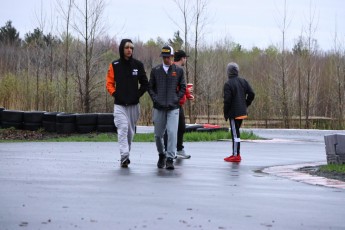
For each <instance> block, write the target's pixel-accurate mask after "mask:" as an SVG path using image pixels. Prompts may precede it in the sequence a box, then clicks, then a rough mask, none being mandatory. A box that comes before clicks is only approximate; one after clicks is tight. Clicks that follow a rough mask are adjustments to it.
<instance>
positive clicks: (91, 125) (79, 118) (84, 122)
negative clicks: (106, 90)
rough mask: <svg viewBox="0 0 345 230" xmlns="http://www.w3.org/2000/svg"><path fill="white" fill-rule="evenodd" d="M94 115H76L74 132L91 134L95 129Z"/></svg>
mask: <svg viewBox="0 0 345 230" xmlns="http://www.w3.org/2000/svg"><path fill="white" fill-rule="evenodd" d="M97 119H98V115H97V114H96V113H81V114H76V130H77V132H78V133H91V132H93V131H96V129H97Z"/></svg>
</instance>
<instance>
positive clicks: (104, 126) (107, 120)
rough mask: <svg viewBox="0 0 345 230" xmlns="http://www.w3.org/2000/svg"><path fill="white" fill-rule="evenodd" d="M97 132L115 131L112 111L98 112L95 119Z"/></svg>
mask: <svg viewBox="0 0 345 230" xmlns="http://www.w3.org/2000/svg"><path fill="white" fill-rule="evenodd" d="M97 131H98V132H102V133H103V132H117V129H116V126H115V124H114V115H113V114H112V113H99V114H98V119H97Z"/></svg>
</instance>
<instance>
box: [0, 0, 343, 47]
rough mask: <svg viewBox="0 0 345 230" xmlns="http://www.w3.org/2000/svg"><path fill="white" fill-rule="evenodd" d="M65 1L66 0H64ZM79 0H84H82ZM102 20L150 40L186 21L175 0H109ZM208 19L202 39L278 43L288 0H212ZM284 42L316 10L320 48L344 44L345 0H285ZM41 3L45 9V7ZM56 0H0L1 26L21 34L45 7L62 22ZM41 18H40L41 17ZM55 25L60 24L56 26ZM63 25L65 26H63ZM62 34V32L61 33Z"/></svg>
mask: <svg viewBox="0 0 345 230" xmlns="http://www.w3.org/2000/svg"><path fill="white" fill-rule="evenodd" d="M62 1H65V2H66V3H67V0H62ZM78 1H80V0H78ZM106 2H107V3H106V9H105V12H104V23H105V25H106V28H107V35H109V36H110V37H116V38H117V39H118V40H120V39H122V38H125V37H126V38H131V39H134V40H135V39H136V38H139V39H140V40H142V41H147V40H148V39H150V38H153V39H156V38H157V37H158V36H159V37H162V38H163V39H168V38H172V37H173V35H174V32H175V31H177V30H179V27H178V25H176V23H174V22H173V20H172V18H174V19H175V20H176V22H177V23H178V24H179V25H181V26H182V25H183V24H182V23H181V22H182V15H181V13H180V12H179V10H178V8H177V5H176V4H175V3H174V1H173V0H122V1H120V0H106ZM208 2H209V4H208V7H207V24H206V28H205V31H204V33H203V34H204V36H203V38H204V42H206V43H213V42H216V41H219V40H222V39H228V40H231V41H234V42H236V43H239V44H241V45H242V46H243V47H245V48H248V49H250V48H252V47H253V46H257V47H259V48H266V47H268V46H269V45H280V44H281V40H282V33H281V28H282V27H281V26H280V24H281V22H282V20H283V10H284V0H240V1H238V0H236V1H235V0H208ZM286 2H287V8H286V9H287V14H286V15H287V21H288V23H289V26H288V28H287V30H286V42H287V45H288V47H292V46H293V44H294V43H295V40H296V39H297V38H298V37H299V36H300V35H305V31H306V29H305V28H306V27H307V26H308V24H309V23H310V20H309V18H310V15H314V22H313V28H316V30H315V33H314V34H313V37H314V38H315V39H317V41H318V43H319V45H320V47H321V49H323V50H330V49H332V48H333V47H334V38H335V34H337V38H338V40H339V42H340V44H344V45H343V46H345V25H344V24H345V1H344V0H287V1H286ZM42 9H43V11H42ZM56 9H57V8H56V0H44V1H43V0H1V3H0V27H2V26H4V25H5V23H6V21H8V20H11V21H12V25H13V26H14V27H15V28H16V29H17V30H18V31H19V32H20V37H21V38H23V37H24V34H25V33H27V32H32V31H33V30H34V28H37V27H39V21H40V20H39V19H38V18H39V17H40V16H39V15H41V12H43V16H44V21H45V22H46V27H47V28H44V30H45V33H47V32H48V31H50V28H51V27H49V28H48V25H49V24H50V23H49V22H50V21H54V24H57V25H58V24H59V23H61V22H62V20H61V18H59V14H58V13H57V10H56ZM41 21H42V20H41ZM54 30H57V29H54ZM59 30H61V27H60V28H59ZM57 34H58V33H57Z"/></svg>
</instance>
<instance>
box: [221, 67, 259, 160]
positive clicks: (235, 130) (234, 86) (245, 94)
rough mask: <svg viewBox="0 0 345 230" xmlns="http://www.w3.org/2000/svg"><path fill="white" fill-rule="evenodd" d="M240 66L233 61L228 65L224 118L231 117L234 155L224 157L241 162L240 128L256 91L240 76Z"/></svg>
mask: <svg viewBox="0 0 345 230" xmlns="http://www.w3.org/2000/svg"><path fill="white" fill-rule="evenodd" d="M238 74H239V66H238V65H237V64H236V63H234V62H231V63H229V64H228V66H227V75H228V81H227V82H226V83H225V84H224V118H225V121H227V120H228V119H229V121H230V128H231V138H232V155H230V156H229V157H226V158H224V160H225V161H227V162H240V161H241V155H240V144H241V139H240V128H241V125H242V121H243V119H245V118H247V107H248V106H249V105H250V104H251V103H252V101H253V100H254V97H255V93H254V91H253V89H252V87H251V86H250V84H249V83H248V82H247V81H246V80H245V79H244V78H241V77H239V76H238Z"/></svg>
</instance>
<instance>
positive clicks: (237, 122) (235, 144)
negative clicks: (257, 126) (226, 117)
mask: <svg viewBox="0 0 345 230" xmlns="http://www.w3.org/2000/svg"><path fill="white" fill-rule="evenodd" d="M242 121H243V120H242V119H230V128H231V139H232V154H233V155H235V156H237V154H240V147H241V133H240V128H241V125H242Z"/></svg>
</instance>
